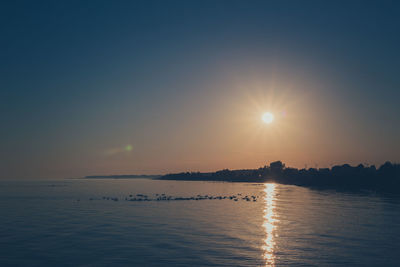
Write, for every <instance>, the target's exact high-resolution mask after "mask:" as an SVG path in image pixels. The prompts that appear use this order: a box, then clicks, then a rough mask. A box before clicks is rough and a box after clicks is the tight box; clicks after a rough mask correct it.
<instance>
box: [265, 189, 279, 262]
mask: <svg viewBox="0 0 400 267" xmlns="http://www.w3.org/2000/svg"><path fill="white" fill-rule="evenodd" d="M264 192H265V198H264V201H265V209H264V223H263V227H264V230H265V239H264V245H263V246H262V249H263V257H264V259H265V265H266V266H275V255H274V248H275V240H274V235H275V230H276V222H277V221H278V220H277V219H276V216H275V194H276V192H275V184H265V189H264Z"/></svg>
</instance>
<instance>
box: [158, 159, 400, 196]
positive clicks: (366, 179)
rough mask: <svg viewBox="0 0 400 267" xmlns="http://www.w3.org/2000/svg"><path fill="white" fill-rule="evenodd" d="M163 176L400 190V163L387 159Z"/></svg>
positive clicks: (317, 186)
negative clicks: (367, 163) (366, 163)
mask: <svg viewBox="0 0 400 267" xmlns="http://www.w3.org/2000/svg"><path fill="white" fill-rule="evenodd" d="M157 179H160V180H181V181H225V182H251V183H265V182H275V183H279V184H287V185H297V186H304V187H313V188H321V189H322V188H323V189H340V190H351V191H354V190H355V191H359V190H370V191H381V192H390V193H400V164H393V163H391V162H386V163H385V164H383V165H381V166H380V167H379V168H376V167H375V166H374V165H371V166H364V165H362V164H360V165H358V166H350V165H349V164H344V165H338V166H333V167H332V168H320V169H316V168H309V169H296V168H290V167H286V166H285V164H283V163H282V162H281V161H275V162H272V163H271V164H270V165H269V166H264V167H261V168H258V169H247V170H228V169H225V170H220V171H216V172H207V173H202V172H182V173H172V174H167V175H163V176H161V177H159V178H157Z"/></svg>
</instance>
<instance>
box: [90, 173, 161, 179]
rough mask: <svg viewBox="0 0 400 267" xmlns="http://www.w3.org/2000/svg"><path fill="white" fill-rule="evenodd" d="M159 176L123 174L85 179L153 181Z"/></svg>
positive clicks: (91, 176) (94, 176) (93, 176)
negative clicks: (139, 179) (146, 179)
mask: <svg viewBox="0 0 400 267" xmlns="http://www.w3.org/2000/svg"><path fill="white" fill-rule="evenodd" d="M159 177H161V175H146V174H123V175H89V176H85V177H84V178H85V179H134V178H148V179H155V178H159Z"/></svg>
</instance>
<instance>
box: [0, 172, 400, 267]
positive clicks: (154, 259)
mask: <svg viewBox="0 0 400 267" xmlns="http://www.w3.org/2000/svg"><path fill="white" fill-rule="evenodd" d="M136 194H146V195H148V198H151V199H153V201H126V200H125V197H127V198H128V199H130V197H129V195H136ZM156 194H158V195H159V196H160V195H161V194H166V195H167V196H173V197H184V198H190V197H193V198H196V196H197V195H208V196H213V197H215V196H232V195H235V196H237V198H238V201H234V199H229V198H226V199H221V200H219V199H207V200H204V199H203V200H180V201H177V200H170V201H167V200H162V201H156V200H155V199H156V198H157V195H156ZM246 195H247V196H248V197H249V198H250V200H249V201H247V200H246V199H243V198H244V197H245V196H246ZM251 196H254V198H255V199H256V201H253V198H251ZM103 197H109V198H118V200H119V201H113V200H111V199H109V200H107V198H106V199H103ZM90 199H92V200H90ZM0 218H1V221H0V266H7V265H19V266H21V265H26V266H43V265H48V266H82V265H85V266H110V265H113V266H116V265H117V266H118V265H119V266H127V265H128V266H274V265H275V266H289V265H290V266H310V265H314V266H332V265H344V266H357V265H360V266H399V265H400V253H399V251H400V201H399V198H398V197H394V196H390V197H387V196H379V195H371V194H363V195H360V194H349V193H338V192H330V191H316V190H310V189H306V188H302V187H296V186H286V185H277V184H246V183H216V182H182V181H156V180H148V179H132V180H64V181H57V182H55V181H15V182H6V181H2V182H0Z"/></svg>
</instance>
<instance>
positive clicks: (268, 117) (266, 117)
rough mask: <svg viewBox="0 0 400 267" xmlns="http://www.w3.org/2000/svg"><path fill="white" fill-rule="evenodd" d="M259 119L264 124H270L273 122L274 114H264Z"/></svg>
mask: <svg viewBox="0 0 400 267" xmlns="http://www.w3.org/2000/svg"><path fill="white" fill-rule="evenodd" d="M261 119H262V121H263V122H264V123H267V124H270V123H272V122H273V121H274V114H272V113H271V112H265V113H264V114H263V115H262V117H261Z"/></svg>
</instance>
